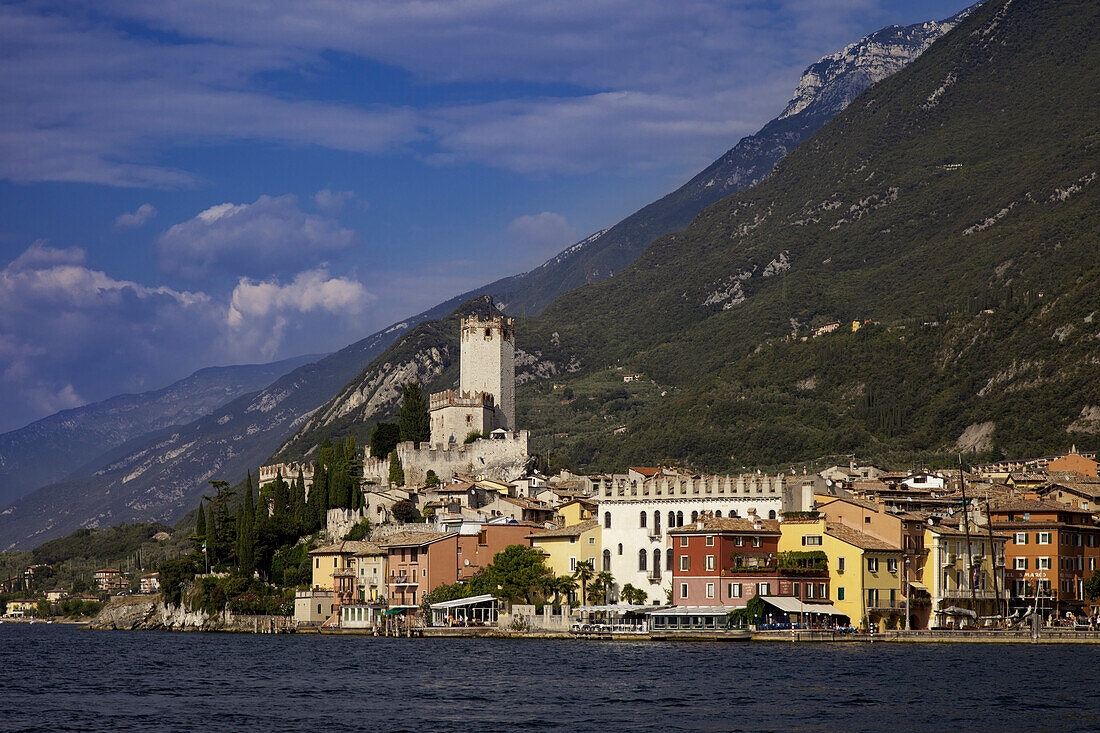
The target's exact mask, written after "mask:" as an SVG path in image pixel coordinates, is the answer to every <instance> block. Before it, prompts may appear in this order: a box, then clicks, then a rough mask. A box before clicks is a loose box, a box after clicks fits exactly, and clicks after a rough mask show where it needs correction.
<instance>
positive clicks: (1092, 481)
mask: <svg viewBox="0 0 1100 733" xmlns="http://www.w3.org/2000/svg"><path fill="white" fill-rule="evenodd" d="M1037 493H1038V494H1039V496H1041V497H1042V498H1044V499H1050V500H1052V501H1057V502H1059V503H1062V504H1068V505H1069V506H1072V507H1074V508H1076V509H1083V510H1085V511H1089V512H1092V513H1093V514H1097V513H1100V477H1096V476H1085V475H1083V474H1080V473H1077V472H1076V471H1047V483H1046V485H1045V486H1043V487H1041V488H1039V489H1038V490H1037Z"/></svg>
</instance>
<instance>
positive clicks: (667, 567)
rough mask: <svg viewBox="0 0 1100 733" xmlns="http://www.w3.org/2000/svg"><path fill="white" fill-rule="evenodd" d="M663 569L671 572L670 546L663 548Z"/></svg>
mask: <svg viewBox="0 0 1100 733" xmlns="http://www.w3.org/2000/svg"><path fill="white" fill-rule="evenodd" d="M665 570H667V571H668V572H670V573H671V572H672V548H671V547H670V548H668V549H667V550H665Z"/></svg>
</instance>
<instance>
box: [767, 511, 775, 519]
mask: <svg viewBox="0 0 1100 733" xmlns="http://www.w3.org/2000/svg"><path fill="white" fill-rule="evenodd" d="M768 519H775V510H774V509H772V510H771V511H770V512H768Z"/></svg>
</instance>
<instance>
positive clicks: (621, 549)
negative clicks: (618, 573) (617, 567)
mask: <svg viewBox="0 0 1100 733" xmlns="http://www.w3.org/2000/svg"><path fill="white" fill-rule="evenodd" d="M619 554H620V555H622V554H623V543H622V542H620V543H619Z"/></svg>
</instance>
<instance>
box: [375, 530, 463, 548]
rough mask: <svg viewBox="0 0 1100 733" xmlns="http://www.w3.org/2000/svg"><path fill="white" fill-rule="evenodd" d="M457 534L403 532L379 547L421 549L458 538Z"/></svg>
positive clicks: (383, 541)
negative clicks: (450, 538)
mask: <svg viewBox="0 0 1100 733" xmlns="http://www.w3.org/2000/svg"><path fill="white" fill-rule="evenodd" d="M457 536H458V534H457V533H456V532H401V533H400V534H395V535H392V536H390V537H387V538H386V539H384V540H382V541H381V542H379V543H378V545H379V547H382V548H388V547H419V546H421V545H427V544H430V543H432V542H437V541H439V540H442V539H446V538H447V537H457Z"/></svg>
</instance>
